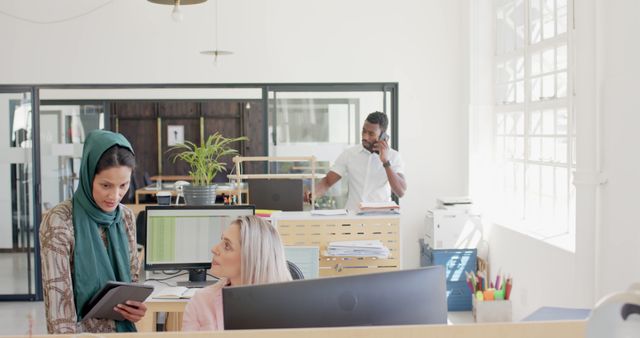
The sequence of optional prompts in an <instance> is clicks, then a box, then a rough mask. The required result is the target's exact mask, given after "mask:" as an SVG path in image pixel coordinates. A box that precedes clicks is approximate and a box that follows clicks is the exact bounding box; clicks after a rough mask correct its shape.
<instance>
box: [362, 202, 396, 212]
mask: <svg viewBox="0 0 640 338" xmlns="http://www.w3.org/2000/svg"><path fill="white" fill-rule="evenodd" d="M359 208H360V210H359V211H358V214H372V213H399V212H400V206H399V205H398V204H397V203H396V202H394V201H389V202H360V206H359Z"/></svg>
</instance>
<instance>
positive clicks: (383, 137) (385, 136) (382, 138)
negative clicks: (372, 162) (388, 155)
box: [373, 131, 389, 154]
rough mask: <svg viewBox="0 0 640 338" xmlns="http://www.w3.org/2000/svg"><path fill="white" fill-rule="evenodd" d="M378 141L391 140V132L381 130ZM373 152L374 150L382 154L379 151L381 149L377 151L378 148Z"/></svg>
mask: <svg viewBox="0 0 640 338" xmlns="http://www.w3.org/2000/svg"><path fill="white" fill-rule="evenodd" d="M378 141H389V134H387V133H386V132H384V131H383V132H381V133H380V136H378ZM376 143H377V142H376ZM373 152H374V153H376V154H380V152H379V151H377V150H374V151H373Z"/></svg>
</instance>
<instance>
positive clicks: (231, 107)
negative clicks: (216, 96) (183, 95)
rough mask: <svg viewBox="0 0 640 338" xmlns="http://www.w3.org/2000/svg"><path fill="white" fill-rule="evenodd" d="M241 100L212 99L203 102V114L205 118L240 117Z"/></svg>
mask: <svg viewBox="0 0 640 338" xmlns="http://www.w3.org/2000/svg"><path fill="white" fill-rule="evenodd" d="M239 107H240V101H237V100H211V101H206V102H203V103H202V116H204V117H205V118H230V119H233V118H235V119H240V109H239Z"/></svg>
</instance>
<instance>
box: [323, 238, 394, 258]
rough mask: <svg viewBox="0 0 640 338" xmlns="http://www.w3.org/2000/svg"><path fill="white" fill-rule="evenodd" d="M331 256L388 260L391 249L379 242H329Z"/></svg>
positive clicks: (328, 249)
mask: <svg viewBox="0 0 640 338" xmlns="http://www.w3.org/2000/svg"><path fill="white" fill-rule="evenodd" d="M327 254H328V255H329V256H355V257H376V258H382V259H385V258H388V257H389V248H387V247H385V246H384V244H382V242H381V241H379V240H368V241H340V242H329V246H328V247H327Z"/></svg>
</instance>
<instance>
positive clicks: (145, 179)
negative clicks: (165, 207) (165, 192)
mask: <svg viewBox="0 0 640 338" xmlns="http://www.w3.org/2000/svg"><path fill="white" fill-rule="evenodd" d="M142 181H143V182H144V186H145V187H148V186H150V185H151V184H152V183H153V181H151V176H149V173H148V172H146V171H145V172H144V174H143V175H142Z"/></svg>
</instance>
